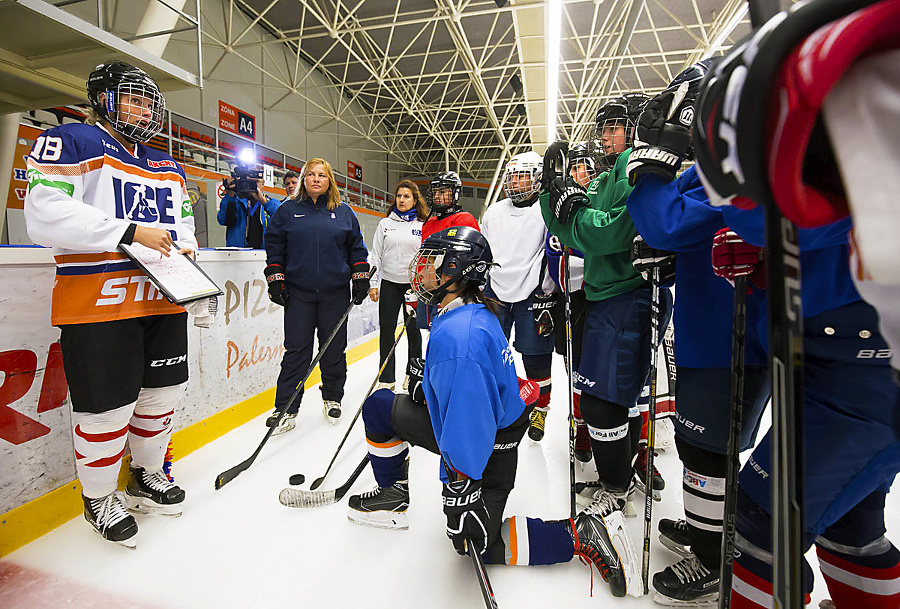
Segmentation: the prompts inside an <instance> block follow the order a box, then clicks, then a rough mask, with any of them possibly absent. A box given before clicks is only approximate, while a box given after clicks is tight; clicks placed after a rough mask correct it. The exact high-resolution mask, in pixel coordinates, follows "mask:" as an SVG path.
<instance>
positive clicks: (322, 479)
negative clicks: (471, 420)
mask: <svg viewBox="0 0 900 609" xmlns="http://www.w3.org/2000/svg"><path fill="white" fill-rule="evenodd" d="M409 320H412V322H413V323H415V320H416V317H415V314H412V315H410V316H409V317H407V318H406V321H405V322H404V323H403V329H402V330H400V334H398V335H397V340H395V341H394V345H393V346H392V347H391V350H390V351H389V352H388V354H387V357H386V358H384V362H383V363H382V364H381V368H379V369H378V374H376V375H375V380H374V381H372V384H371V385H369V390H368V391H367V392H366V397H364V398H363V403H365V401H366V400H367V399H368V398H369V396H370V395H372V390H373V389H375V385H376V384H377V383H378V379H380V378H381V373H382V372H384V368H385V366H387V365H388V362H389V361H391V356H392V355H393V354H394V350H395V349H396V348H397V345H398V344H399V343H400V339H401V338H403V334H404V333H405V332H406V324H407V323H409ZM362 409H363V405H362V404H360V405H359V409H358V410H357V411H356V414H355V415H353V420H352V421H350V427H348V428H347V432H346V433H345V434H344V437H343V439H341V443H340V444H338V447H337V450H335V451H334V456H332V457H331V461H330V462H329V463H328V467H326V468H325V473H324V474H322V475H321V476H320V477H319V478H316V479H315V480H314V481H313V483H312V484H310V485H309V488H310V490H313V491H314V490H316V489H317V488H319V487H320V486H322V483H323V482H325V476H327V475H328V472H330V471H331V466H332V465H334V461H335V459H337V456H338V454H340V452H341V449H342V448H343V447H344V443H345V442H346V441H347V438H348V437H349V436H350V431H351V430H352V429H353V425H354V424H355V423H356V419H358V418H359V415H360V414H361V413H362Z"/></svg>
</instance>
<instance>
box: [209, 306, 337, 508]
mask: <svg viewBox="0 0 900 609" xmlns="http://www.w3.org/2000/svg"><path fill="white" fill-rule="evenodd" d="M353 307H354V304H353V301H352V300H351V301H350V306H349V307H347V310H346V311H344V314H343V315H342V316H341V319H340V320H339V321H338V322H337V324H336V325H335V326H334V330H332V331H331V334H330V335H329V336H328V338H327V339H326V340H325V342H324V343H323V344H322V346H321V347H320V348H319V352H318V353H317V354H316V357H315V359H313V361H312V364H310V365H309V370H307V371H306V375H305V376H304V377H303V380H301V381H300V382H299V383H297V388H296V389H294V393H292V394H291V397H290V399H288V401H287V402H285V403H284V406H282V407H281V409H280V410H279V411H278V419H277V420H276V421H275V424H274V425H272V426H271V427H270V428H269V429H268V431H266V435H265V436H263V439H262V442H260V443H259V446H257V447H256V450H255V451H253V454H252V455H250V457H249V458H247V459H244V460H243V461H241V462H240V463H238V464H237V465H235V466H234V467H232V468H231V469H227V470H225V471H224V472H222V473H221V474H219V475H218V476H216V485H215V486H216V490H219V489H220V488H222V487H223V486H225V485H226V484H228V483H229V482H231V481H232V480H234V479H235V478H237V477H238V475H240V473H241V472H243V471H244V470H246V469H247V468H249V467H250V466H251V465H253V462H254V461H256V457H258V456H259V453H260V452H261V451H262V449H263V446H265V445H266V442H268V441H269V438H271V437H272V433H273V432H274V431H275V430H276V429H277V428H278V425H279V423H281V419H283V418H284V413H286V412H287V410H288V408H290V406H291V404H293V403H294V400H296V399H297V396H299V395H300V394H301V393H302V392H303V385H304V383H306V379H308V378H309V375H310V374H312V371H313V370H314V369H315V367H316V365H317V364H318V363H319V360H320V359H322V356H323V355H324V354H325V350H326V349H328V347H329V345H331V341H332V340H334V337H335V336H337V333H338V330H340V329H341V326H343V325H344V322H345V321H347V317H349V316H350V311H351V310H352V309H353Z"/></svg>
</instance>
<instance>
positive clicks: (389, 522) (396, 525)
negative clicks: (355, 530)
mask: <svg viewBox="0 0 900 609" xmlns="http://www.w3.org/2000/svg"><path fill="white" fill-rule="evenodd" d="M347 520H349V521H350V522H355V523H356V524H361V525H363V526H367V527H374V528H376V529H391V530H394V531H406V530H407V529H409V519H408V518H407V517H406V512H359V511H357V510H354V509H351V510H350V511H348V512H347Z"/></svg>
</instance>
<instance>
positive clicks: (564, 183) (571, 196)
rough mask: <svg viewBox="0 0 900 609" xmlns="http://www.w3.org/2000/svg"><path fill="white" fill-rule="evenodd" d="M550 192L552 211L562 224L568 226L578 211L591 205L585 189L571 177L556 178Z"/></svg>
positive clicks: (551, 183)
mask: <svg viewBox="0 0 900 609" xmlns="http://www.w3.org/2000/svg"><path fill="white" fill-rule="evenodd" d="M549 191H550V211H551V212H552V213H553V215H554V216H555V217H556V219H557V220H558V221H559V223H560V224H567V223H568V222H569V219H570V218H572V216H574V215H575V212H576V211H578V210H579V209H580V208H582V207H587V206H588V203H590V200H589V199H588V197H587V193H586V192H585V190H584V188H582V187H581V186H579V185H578V183H577V182H575V180H573V179H572V178H571V177H568V178H565V179H563V178H554V179H553V181H552V182H550V188H549Z"/></svg>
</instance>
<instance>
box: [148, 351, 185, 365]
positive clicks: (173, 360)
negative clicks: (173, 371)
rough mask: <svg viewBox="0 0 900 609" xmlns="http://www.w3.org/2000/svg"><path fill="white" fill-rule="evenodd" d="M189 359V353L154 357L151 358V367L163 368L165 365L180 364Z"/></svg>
mask: <svg viewBox="0 0 900 609" xmlns="http://www.w3.org/2000/svg"><path fill="white" fill-rule="evenodd" d="M186 361H187V354H184V355H179V356H178V357H170V358H169V359H154V360H150V367H151V368H162V367H163V366H174V365H176V364H180V363H182V362H186Z"/></svg>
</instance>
